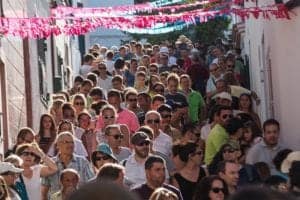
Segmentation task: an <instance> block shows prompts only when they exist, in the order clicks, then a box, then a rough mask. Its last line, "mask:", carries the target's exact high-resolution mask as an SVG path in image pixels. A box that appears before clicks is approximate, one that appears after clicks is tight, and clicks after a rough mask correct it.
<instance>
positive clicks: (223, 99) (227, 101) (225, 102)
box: [213, 92, 232, 106]
mask: <svg viewBox="0 0 300 200" xmlns="http://www.w3.org/2000/svg"><path fill="white" fill-rule="evenodd" d="M213 99H214V100H215V101H216V105H222V106H231V103H232V97H231V95H230V94H229V93H228V92H220V93H218V94H216V95H215V96H213Z"/></svg>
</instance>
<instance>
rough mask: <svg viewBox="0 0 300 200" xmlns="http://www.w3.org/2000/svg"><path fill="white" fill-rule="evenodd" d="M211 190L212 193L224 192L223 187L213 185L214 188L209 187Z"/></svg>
mask: <svg viewBox="0 0 300 200" xmlns="http://www.w3.org/2000/svg"><path fill="white" fill-rule="evenodd" d="M211 191H212V192H213V193H216V194H217V193H219V192H223V193H225V189H224V188H217V187H215V188H211Z"/></svg>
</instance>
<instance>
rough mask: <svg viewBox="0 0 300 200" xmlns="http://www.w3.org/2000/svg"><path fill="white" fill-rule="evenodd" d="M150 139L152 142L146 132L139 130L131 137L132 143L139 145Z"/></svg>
mask: <svg viewBox="0 0 300 200" xmlns="http://www.w3.org/2000/svg"><path fill="white" fill-rule="evenodd" d="M145 141H148V142H150V141H151V140H150V138H149V137H148V135H147V134H146V133H144V132H141V131H138V132H136V133H135V134H134V135H133V136H132V137H131V144H134V145H138V144H141V143H142V142H145Z"/></svg>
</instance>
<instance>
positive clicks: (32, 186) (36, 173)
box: [22, 165, 41, 200]
mask: <svg viewBox="0 0 300 200" xmlns="http://www.w3.org/2000/svg"><path fill="white" fill-rule="evenodd" d="M31 170H32V177H31V178H30V179H29V178H27V177H25V176H22V177H23V180H24V183H25V187H26V191H27V195H28V198H29V199H30V200H41V165H34V166H32V167H31Z"/></svg>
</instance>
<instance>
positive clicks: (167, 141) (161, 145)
mask: <svg viewBox="0 0 300 200" xmlns="http://www.w3.org/2000/svg"><path fill="white" fill-rule="evenodd" d="M153 150H154V151H158V152H160V153H162V154H164V155H166V156H171V150H172V138H171V137H170V136H169V135H167V134H165V133H164V132H162V131H161V130H159V135H158V136H157V137H156V138H155V139H154V140H153Z"/></svg>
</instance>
